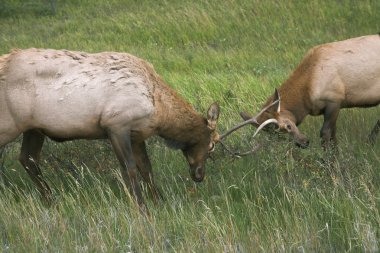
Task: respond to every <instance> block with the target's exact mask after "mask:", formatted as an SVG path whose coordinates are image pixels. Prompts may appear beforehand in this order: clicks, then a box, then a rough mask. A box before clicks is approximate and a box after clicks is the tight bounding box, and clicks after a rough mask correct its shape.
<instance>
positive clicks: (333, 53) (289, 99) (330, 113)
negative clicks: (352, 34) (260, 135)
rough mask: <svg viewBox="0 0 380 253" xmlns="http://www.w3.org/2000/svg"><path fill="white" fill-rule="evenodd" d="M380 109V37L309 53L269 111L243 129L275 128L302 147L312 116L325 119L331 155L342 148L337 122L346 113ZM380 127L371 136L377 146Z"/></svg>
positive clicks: (247, 117) (325, 136) (324, 130)
mask: <svg viewBox="0 0 380 253" xmlns="http://www.w3.org/2000/svg"><path fill="white" fill-rule="evenodd" d="M379 103H380V36H379V35H369V36H363V37H358V38H352V39H348V40H344V41H338V42H333V43H328V44H323V45H320V46H316V47H314V48H312V49H310V50H309V51H308V53H307V54H306V56H305V57H304V58H303V60H302V61H301V63H300V64H299V65H298V67H297V68H296V69H295V70H294V71H293V73H292V74H291V75H290V77H289V78H288V79H287V80H286V81H285V82H284V83H283V84H282V85H281V86H280V87H279V88H278V89H276V91H275V93H274V95H273V96H271V97H269V98H268V100H267V102H266V103H265V105H264V107H265V109H264V110H262V111H261V112H260V113H259V114H258V115H256V116H255V117H252V116H251V115H249V114H248V113H246V112H242V113H240V115H241V116H242V118H243V119H244V120H246V121H245V122H244V123H242V124H240V125H239V126H238V128H240V127H242V126H243V125H246V124H249V123H251V124H253V125H255V126H257V127H259V128H258V129H262V128H263V127H264V126H265V125H267V124H269V123H274V124H276V125H277V126H278V128H279V129H280V130H282V131H284V132H287V133H289V134H290V135H291V137H292V138H293V139H294V141H295V143H296V144H298V145H299V146H301V147H307V146H308V145H309V141H308V139H307V138H306V136H305V135H303V134H302V133H301V132H300V130H299V129H298V127H297V126H298V125H299V124H301V122H302V120H303V119H304V118H305V117H306V116H307V115H313V116H314V115H323V117H324V122H323V126H322V128H321V131H320V136H321V138H322V145H323V147H324V148H325V149H326V148H327V147H328V146H329V144H330V143H331V142H333V143H335V144H336V141H337V140H336V121H337V118H338V115H339V111H340V109H342V108H351V107H372V106H376V105H378V104H379ZM379 128H380V123H379V122H378V123H376V125H375V127H374V128H373V130H372V132H371V134H370V141H371V142H374V140H375V137H376V134H377V132H378V131H379Z"/></svg>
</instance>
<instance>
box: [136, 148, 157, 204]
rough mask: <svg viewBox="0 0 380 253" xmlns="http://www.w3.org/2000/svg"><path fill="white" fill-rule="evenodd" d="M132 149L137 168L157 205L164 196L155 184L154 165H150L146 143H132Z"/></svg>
mask: <svg viewBox="0 0 380 253" xmlns="http://www.w3.org/2000/svg"><path fill="white" fill-rule="evenodd" d="M132 149H133V154H134V155H135V159H136V163H137V168H138V169H139V171H140V174H141V176H142V178H143V179H144V181H145V183H146V184H147V185H148V189H149V192H150V193H151V194H152V197H153V199H154V201H155V202H156V203H157V202H158V200H160V199H162V195H161V193H160V191H159V190H158V188H157V187H156V184H155V183H154V179H153V171H152V164H151V163H150V160H149V157H148V153H147V151H146V145H145V142H144V141H142V142H132Z"/></svg>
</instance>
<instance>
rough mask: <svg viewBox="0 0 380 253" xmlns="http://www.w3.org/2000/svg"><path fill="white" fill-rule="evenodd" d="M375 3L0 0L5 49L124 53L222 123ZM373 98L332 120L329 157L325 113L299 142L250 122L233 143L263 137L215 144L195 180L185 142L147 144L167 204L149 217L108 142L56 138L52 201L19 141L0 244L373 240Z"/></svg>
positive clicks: (227, 248)
mask: <svg viewBox="0 0 380 253" xmlns="http://www.w3.org/2000/svg"><path fill="white" fill-rule="evenodd" d="M379 10H380V2H379V1H369V0H365V1H348V0H343V1H327V0H324V1H316V0H311V1H256V0H254V1H248V0H226V1H215V0H208V1H206V0H202V1H179V0H167V1H165V0H163V1H153V0H142V1H132V0H129V1H120V0H111V1H88V0H87V1H86V0H81V1H70V0H66V1H57V3H56V6H55V8H52V7H51V5H50V1H42V0H41V1H29V0H26V1H20V0H7V1H3V2H1V3H0V53H7V52H9V51H10V50H11V49H12V48H29V47H44V48H57V49H60V48H65V49H70V50H83V51H88V52H98V51H111V50H112V51H126V52H130V53H132V54H135V55H137V56H139V57H142V58H144V59H146V60H148V61H149V62H151V63H152V64H153V65H154V66H155V68H156V70H157V72H158V73H159V74H160V75H161V76H162V77H163V79H164V80H166V82H167V83H168V84H169V85H170V86H172V87H173V88H175V89H176V90H177V91H178V92H179V93H180V94H181V95H182V96H183V97H184V98H185V99H186V100H188V101H190V102H191V103H192V104H193V105H194V107H195V108H196V109H197V110H198V111H199V112H200V113H205V111H206V109H207V108H208V106H209V104H211V103H212V102H213V101H218V102H219V103H220V104H221V107H222V114H221V118H220V122H219V130H220V131H221V132H223V131H225V130H226V129H228V128H229V127H231V126H232V125H234V124H236V123H237V122H238V121H240V119H239V116H238V112H239V111H240V110H248V111H251V112H256V111H258V110H259V108H260V106H261V105H262V104H263V103H264V101H265V100H266V97H267V96H269V95H271V94H272V92H273V90H274V87H276V86H278V85H280V84H281V82H282V81H284V80H285V79H286V77H287V76H288V75H289V74H290V72H291V71H292V69H294V68H295V66H296V65H297V64H298V63H299V61H300V59H301V58H302V55H303V54H304V53H305V52H306V51H307V50H308V49H309V48H311V47H312V46H315V45H318V44H321V43H325V42H330V41H336V40H341V39H346V38H350V37H356V36H361V35H366V34H375V33H377V32H379V31H380V23H379V20H380V14H379ZM378 115H379V110H378V109H376V108H373V109H366V110H363V109H361V110H359V109H350V110H346V111H343V112H341V114H340V118H339V120H338V138H339V140H340V143H339V153H338V154H337V158H336V159H335V160H329V159H328V158H327V157H326V154H325V153H323V152H322V150H321V148H320V145H319V139H318V135H319V134H318V133H319V128H320V126H321V120H322V119H321V118H319V117H317V118H312V117H309V118H307V119H306V120H305V122H304V123H303V124H302V125H301V130H302V131H304V132H305V133H306V134H307V136H309V137H310V139H311V147H310V148H309V149H306V150H300V149H298V148H296V147H295V146H294V145H293V144H292V143H291V142H289V140H288V138H287V137H286V136H281V135H276V136H268V135H267V134H265V133H262V134H260V136H258V138H257V139H256V140H251V138H250V137H251V135H252V129H249V128H246V129H244V130H242V131H240V132H239V133H238V134H236V135H234V136H233V137H231V138H230V139H229V144H230V145H231V146H232V147H234V148H236V149H242V150H243V149H248V148H249V147H250V146H251V145H254V144H255V143H260V144H262V146H263V147H262V148H261V149H260V150H259V151H258V152H257V153H256V154H255V155H253V156H249V157H245V158H242V159H232V158H231V157H230V156H229V155H228V154H227V153H225V152H223V151H222V149H221V148H220V147H219V148H218V150H217V151H216V154H215V155H214V159H215V160H214V161H212V160H209V161H208V164H207V176H206V178H205V181H204V182H203V183H201V184H195V183H193V182H192V181H191V179H190V177H189V175H188V173H187V164H186V162H185V160H184V158H183V157H182V155H181V154H180V152H178V151H173V150H170V149H168V148H166V147H165V146H164V145H163V142H162V141H161V140H160V139H159V138H153V139H151V140H149V141H148V145H149V150H148V151H149V154H150V157H151V160H152V163H153V167H154V173H155V176H156V181H157V183H158V185H159V186H160V188H161V190H162V192H163V195H164V197H165V201H163V202H162V203H160V204H159V205H158V206H155V205H153V203H152V202H151V201H150V199H149V197H148V194H145V196H146V200H147V204H148V206H149V209H150V212H151V219H145V218H144V217H142V216H141V215H140V214H139V213H138V211H137V208H136V207H135V206H134V204H133V202H131V200H130V198H129V196H128V193H127V192H125V187H124V185H123V183H122V181H121V180H120V175H119V172H118V169H119V165H118V163H117V161H116V159H115V157H114V155H113V153H112V151H111V148H110V145H109V144H108V143H107V142H103V141H94V142H90V141H78V142H72V143H65V144H56V143H54V142H52V141H47V142H46V143H45V146H44V148H43V152H42V161H41V164H42V167H43V172H44V175H45V177H46V178H47V180H48V182H49V184H50V185H51V186H52V188H53V191H54V196H55V203H54V205H53V206H52V207H50V208H48V207H46V206H44V205H43V203H41V201H40V200H39V196H38V194H37V192H36V190H35V188H34V186H33V184H32V183H31V182H30V179H29V178H28V176H27V175H26V173H25V172H24V170H23V169H22V167H21V166H20V165H19V164H18V162H17V156H18V152H19V148H20V142H19V140H18V141H16V142H15V143H13V144H10V145H8V146H7V148H6V150H5V153H4V155H3V158H2V160H1V162H0V165H1V167H2V171H3V174H2V177H1V180H2V184H1V187H0V189H1V191H0V195H1V200H0V247H1V248H2V250H3V251H5V252H261V251H262V252H344V251H348V252H377V251H379V239H380V238H379V232H380V231H379V227H380V214H379V204H380V202H379V197H380V190H379V182H380V170H379V164H380V157H379V155H378V154H379V151H380V148H379V145H378V144H379V143H377V145H375V146H374V147H371V146H369V145H368V144H367V143H366V137H367V134H368V133H369V131H370V129H371V127H372V125H373V124H374V123H375V121H376V120H377V118H378Z"/></svg>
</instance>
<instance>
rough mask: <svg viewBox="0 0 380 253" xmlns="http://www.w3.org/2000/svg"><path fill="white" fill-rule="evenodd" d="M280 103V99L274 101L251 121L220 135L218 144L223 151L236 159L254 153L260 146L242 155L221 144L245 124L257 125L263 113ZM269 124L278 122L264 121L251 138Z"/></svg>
mask: <svg viewBox="0 0 380 253" xmlns="http://www.w3.org/2000/svg"><path fill="white" fill-rule="evenodd" d="M279 102H280V99H277V100H275V101H273V102H272V103H271V104H269V105H267V106H266V107H264V108H263V109H262V110H261V111H260V112H259V113H258V114H257V115H256V116H255V117H253V118H251V119H248V120H246V121H244V122H242V123H240V124H238V125H236V126H234V127H233V128H231V129H230V130H229V131H227V132H226V133H224V134H222V135H221V136H220V139H219V143H220V144H221V145H222V146H223V148H224V149H225V150H227V151H228V152H229V153H230V154H231V155H232V156H234V157H238V158H240V157H241V156H246V155H250V154H253V153H255V152H256V151H257V150H258V149H259V148H260V147H261V146H260V145H257V146H255V147H254V148H253V149H252V150H250V151H247V152H244V153H239V152H234V151H232V150H231V149H230V148H229V147H228V146H227V145H226V144H224V143H223V141H222V140H223V139H224V138H226V137H227V136H229V135H230V134H232V133H233V132H235V131H236V130H238V129H240V128H242V127H243V126H245V125H247V124H250V123H254V124H257V125H258V124H259V123H258V122H257V118H258V117H259V116H260V115H261V114H262V113H264V112H265V111H266V110H268V109H269V108H270V107H272V106H274V105H276V104H277V103H279ZM270 123H278V121H277V120H276V119H268V120H266V121H264V122H263V123H262V124H260V126H259V127H258V128H257V130H256V131H255V133H254V134H253V136H252V138H254V137H255V136H256V135H257V133H258V132H260V130H261V129H263V128H264V127H265V126H266V125H268V124H270Z"/></svg>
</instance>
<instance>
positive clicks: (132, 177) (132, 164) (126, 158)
mask: <svg viewBox="0 0 380 253" xmlns="http://www.w3.org/2000/svg"><path fill="white" fill-rule="evenodd" d="M109 138H110V140H111V143H112V147H113V149H114V151H115V153H116V156H117V158H118V160H119V162H120V164H121V168H122V169H121V174H122V176H123V179H124V182H125V183H126V184H127V186H128V189H129V191H130V193H131V195H132V196H133V197H134V198H135V200H136V202H137V204H138V205H139V207H140V210H141V211H143V212H147V209H146V206H145V203H144V199H143V197H142V194H141V188H140V185H139V183H138V180H137V168H136V161H135V157H134V155H133V151H132V144H131V136H130V131H129V130H125V131H110V132H109Z"/></svg>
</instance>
